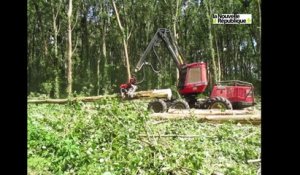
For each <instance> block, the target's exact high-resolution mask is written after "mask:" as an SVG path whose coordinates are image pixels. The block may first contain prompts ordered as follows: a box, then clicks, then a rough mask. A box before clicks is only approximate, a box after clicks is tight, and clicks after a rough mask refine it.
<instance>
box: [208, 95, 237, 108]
mask: <svg viewBox="0 0 300 175" xmlns="http://www.w3.org/2000/svg"><path fill="white" fill-rule="evenodd" d="M208 108H209V109H232V105H231V103H230V101H229V100H228V99H226V98H224V97H214V98H211V99H210V104H209V107H208Z"/></svg>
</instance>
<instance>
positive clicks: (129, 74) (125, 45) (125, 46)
mask: <svg viewBox="0 0 300 175" xmlns="http://www.w3.org/2000/svg"><path fill="white" fill-rule="evenodd" d="M111 1H112V4H113V7H114V10H115V13H116V16H117V21H118V25H119V28H120V31H121V34H122V41H123V46H124V52H125V61H126V67H127V76H128V80H129V79H130V78H131V73H130V64H129V57H128V51H127V48H128V47H127V41H126V40H127V38H126V35H125V32H124V28H123V26H122V24H121V21H120V17H119V12H118V9H117V7H116V4H115V1H114V0H111Z"/></svg>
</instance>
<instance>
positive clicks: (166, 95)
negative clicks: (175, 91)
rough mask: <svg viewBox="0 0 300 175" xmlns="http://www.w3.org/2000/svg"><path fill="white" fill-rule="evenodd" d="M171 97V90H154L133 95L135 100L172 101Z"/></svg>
mask: <svg viewBox="0 0 300 175" xmlns="http://www.w3.org/2000/svg"><path fill="white" fill-rule="evenodd" d="M171 97H172V91H171V89H154V90H148V91H138V92H135V93H133V98H163V99H168V100H170V99H171Z"/></svg>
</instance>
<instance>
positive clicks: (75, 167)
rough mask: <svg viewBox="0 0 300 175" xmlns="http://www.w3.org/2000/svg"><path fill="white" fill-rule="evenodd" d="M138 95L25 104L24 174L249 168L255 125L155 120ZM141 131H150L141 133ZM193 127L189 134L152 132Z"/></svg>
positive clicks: (256, 149) (252, 169)
mask: <svg viewBox="0 0 300 175" xmlns="http://www.w3.org/2000/svg"><path fill="white" fill-rule="evenodd" d="M146 108H147V105H146V103H143V102H141V101H121V100H119V99H116V98H106V99H102V100H99V101H98V102H94V103H82V102H78V103H72V104H66V105H54V104H41V105H33V104H28V173H29V174H105V175H108V174H114V175H117V174H153V175H154V174H165V175H167V174H197V173H201V174H211V173H212V172H213V171H219V172H223V173H225V174H245V175H250V174H251V175H252V174H255V173H256V171H257V169H258V168H259V167H258V166H259V165H257V164H247V163H246V161H247V160H248V159H256V158H258V157H259V156H260V128H259V127H257V126H251V125H236V124H232V123H225V124H217V125H215V124H209V123H199V122H196V121H194V120H183V121H169V122H164V123H161V124H154V123H153V121H151V120H149V118H148V112H147V110H146ZM140 134H144V135H149V138H148V137H141V136H140ZM157 134H161V135H169V134H177V135H190V134H192V135H199V137H195V138H181V137H152V135H157Z"/></svg>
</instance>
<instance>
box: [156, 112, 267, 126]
mask: <svg viewBox="0 0 300 175" xmlns="http://www.w3.org/2000/svg"><path fill="white" fill-rule="evenodd" d="M150 118H152V119H155V120H182V119H193V120H197V121H201V122H206V121H208V122H214V123H224V122H228V121H233V122H237V123H249V124H260V121H261V117H260V115H259V114H252V115H249V114H248V115H205V114H194V115H190V114H169V113H153V114H150Z"/></svg>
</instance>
